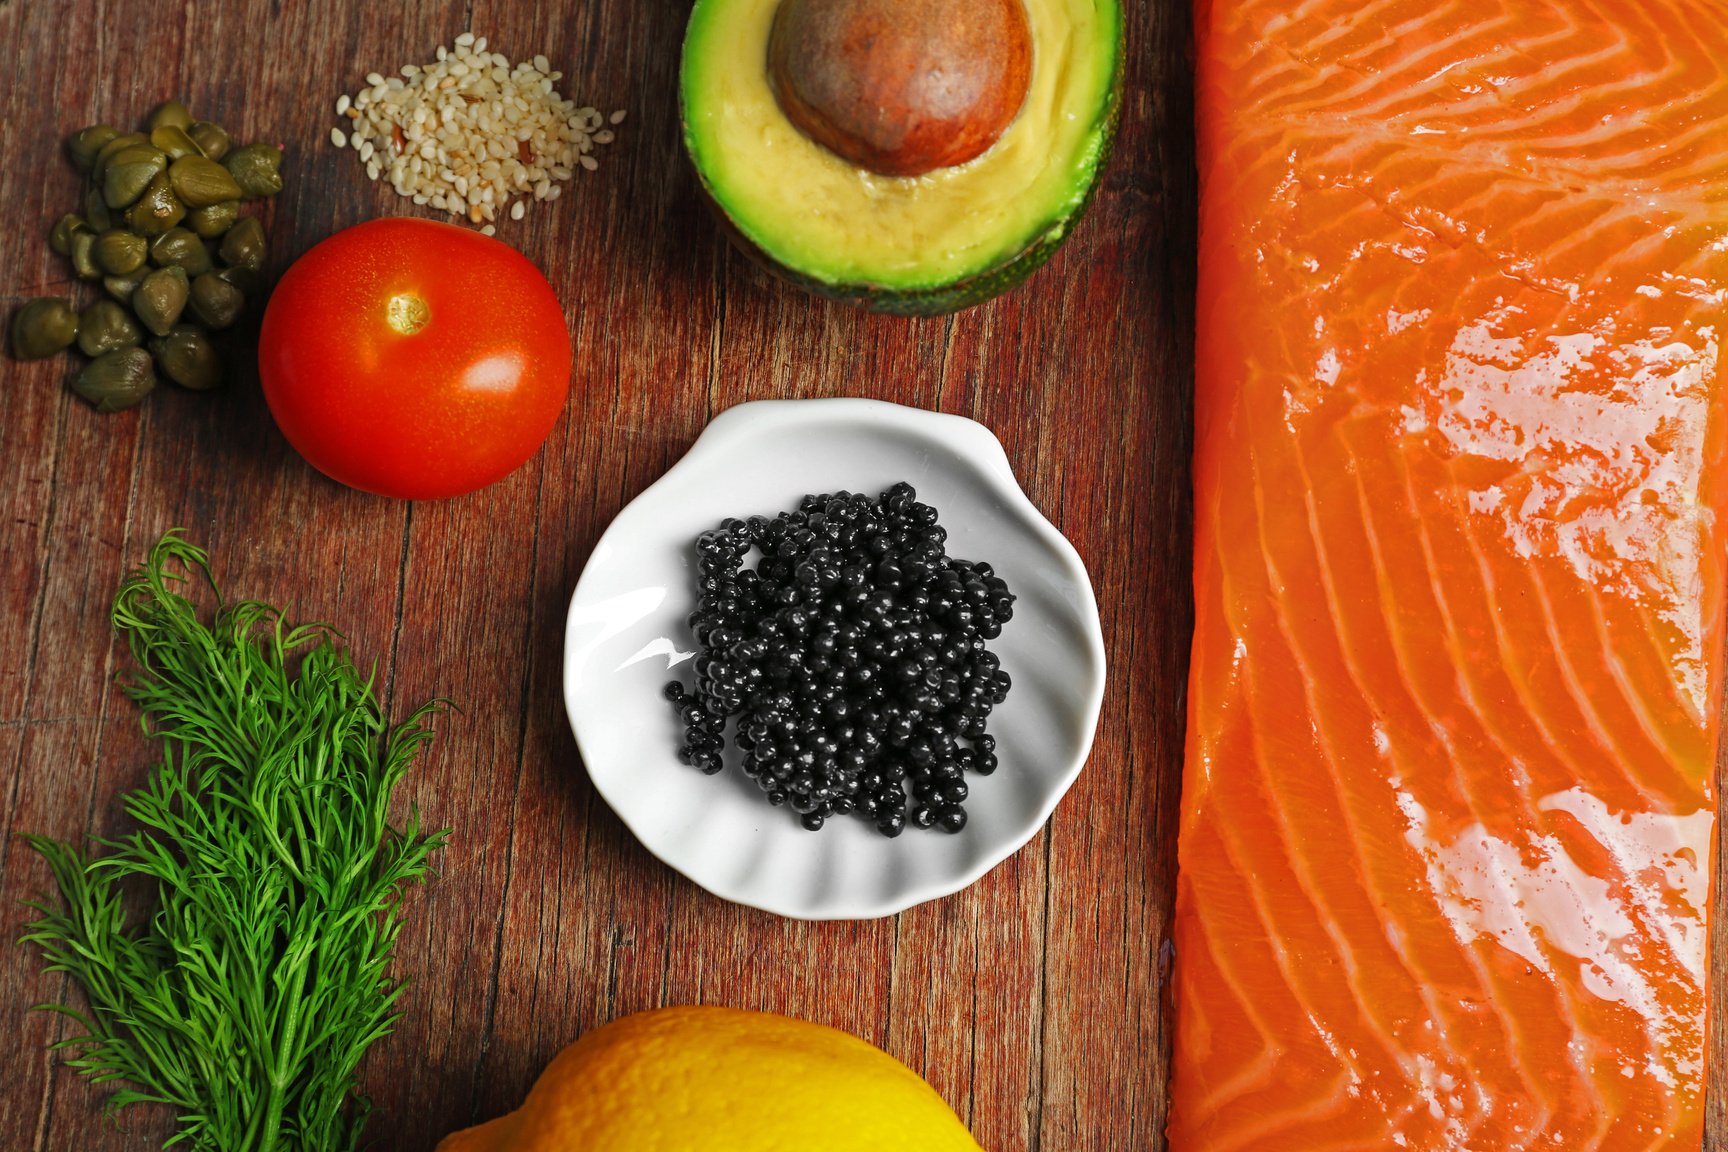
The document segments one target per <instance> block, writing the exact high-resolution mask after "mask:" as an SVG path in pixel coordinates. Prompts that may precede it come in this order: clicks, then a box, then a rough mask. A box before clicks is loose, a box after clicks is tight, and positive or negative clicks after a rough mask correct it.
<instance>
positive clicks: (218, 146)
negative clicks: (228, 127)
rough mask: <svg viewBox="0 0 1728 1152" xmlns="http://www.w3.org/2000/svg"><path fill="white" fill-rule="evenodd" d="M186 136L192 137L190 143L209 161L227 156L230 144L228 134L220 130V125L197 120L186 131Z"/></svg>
mask: <svg viewBox="0 0 1728 1152" xmlns="http://www.w3.org/2000/svg"><path fill="white" fill-rule="evenodd" d="M186 134H187V135H188V136H190V137H192V143H194V144H196V145H198V150H199V151H200V152H202V153H204V155H206V156H208V157H210V159H212V160H220V159H222V157H224V156H226V155H228V147H229V143H230V142H229V140H228V133H226V132H224V131H223V130H222V125H220V124H212V123H210V121H208V120H199V121H196V122H195V123H194V124H193V125H192V127H190V128H188V129H186Z"/></svg>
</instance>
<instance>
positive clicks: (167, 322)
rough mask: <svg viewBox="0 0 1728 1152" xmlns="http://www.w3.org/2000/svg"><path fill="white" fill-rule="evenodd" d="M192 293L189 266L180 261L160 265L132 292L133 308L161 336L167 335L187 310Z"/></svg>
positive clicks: (139, 317) (148, 326)
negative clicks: (176, 263)
mask: <svg viewBox="0 0 1728 1152" xmlns="http://www.w3.org/2000/svg"><path fill="white" fill-rule="evenodd" d="M200 279H202V277H200ZM190 293H191V288H190V285H189V283H188V282H187V278H186V269H184V268H181V267H179V266H178V265H171V266H169V267H167V268H158V269H156V271H154V272H152V273H150V275H148V276H146V277H144V280H143V282H142V283H140V284H139V285H138V290H137V291H136V292H134V293H132V311H134V312H136V313H137V314H138V319H140V320H142V321H143V322H144V327H146V328H148V329H150V331H151V332H153V333H155V334H156V335H158V336H166V335H167V334H168V330H169V329H170V328H172V327H174V325H175V323H176V322H177V321H178V320H179V319H180V313H181V312H183V311H185V310H186V299H187V297H188V296H189V295H190Z"/></svg>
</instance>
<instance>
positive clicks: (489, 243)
mask: <svg viewBox="0 0 1728 1152" xmlns="http://www.w3.org/2000/svg"><path fill="white" fill-rule="evenodd" d="M258 371H259V375H260V376H261V377H262V378H263V382H264V398H265V400H266V401H268V403H269V405H270V412H271V414H272V415H274V416H275V417H276V423H277V424H278V425H279V426H280V427H281V429H282V434H283V435H284V436H286V437H288V442H289V443H290V444H292V445H294V447H295V448H296V449H298V450H299V452H300V454H301V455H302V456H304V457H306V459H307V460H308V461H310V462H311V463H312V465H313V466H314V467H315V468H317V469H318V470H319V471H321V472H323V473H325V474H326V475H328V476H330V477H332V478H333V479H336V480H340V481H341V482H342V483H344V484H348V485H350V486H352V487H355V488H362V489H365V490H366V491H368V492H376V493H378V494H380V495H383V496H396V497H400V498H403V499H408V500H422V499H436V498H439V497H445V496H459V495H461V494H462V493H464V492H472V491H474V489H476V488H483V487H485V486H486V485H488V484H490V483H492V482H493V481H495V480H500V479H502V478H503V477H505V476H507V475H509V474H510V473H511V472H514V471H515V470H516V469H517V468H519V467H521V466H522V464H523V462H525V461H526V460H527V459H528V458H529V457H530V456H532V455H534V452H535V450H536V449H538V448H539V447H540V444H541V442H542V441H544V440H545V439H546V434H547V433H548V432H550V431H551V430H552V425H553V424H554V423H556V422H557V420H558V414H559V413H560V412H561V411H563V409H564V401H565V399H566V397H568V395H569V392H570V330H569V328H568V327H567V326H566V324H565V323H564V310H563V309H562V308H561V307H560V306H559V304H558V299H557V297H556V296H554V295H553V294H552V286H551V285H550V284H548V283H546V278H545V277H544V276H542V275H541V274H540V271H539V269H537V268H535V267H534V265H533V264H531V263H529V262H528V260H527V258H526V257H524V256H523V255H522V254H521V253H519V252H517V251H516V250H515V249H514V248H511V247H510V246H509V245H507V244H504V243H502V242H500V241H498V240H494V239H492V238H490V237H487V236H482V235H480V234H479V233H477V232H470V231H469V230H467V229H466V228H458V227H456V226H455V225H453V224H442V223H439V222H437V221H434V220H418V219H409V218H398V219H389V220H373V221H371V222H369V223H366V224H359V225H356V226H355V227H353V228H349V229H347V230H345V231H342V232H338V233H336V235H334V236H332V237H330V238H329V239H328V240H325V241H324V242H323V243H321V244H319V245H318V246H317V247H315V248H313V249H312V250H311V251H310V252H307V253H306V255H304V256H302V257H301V258H300V259H299V260H298V261H296V262H295V263H294V265H293V266H292V267H290V268H289V269H288V271H287V273H286V274H284V275H283V277H282V280H281V283H279V284H278V285H277V286H276V291H275V294H274V295H272V296H271V298H270V306H269V308H268V309H267V310H266V311H265V313H264V328H263V331H262V333H261V334H260V336H259V341H258Z"/></svg>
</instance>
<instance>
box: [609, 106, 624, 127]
mask: <svg viewBox="0 0 1728 1152" xmlns="http://www.w3.org/2000/svg"><path fill="white" fill-rule="evenodd" d="M612 123H614V124H622V123H624V109H622V108H620V109H618V111H616V112H614V113H612Z"/></svg>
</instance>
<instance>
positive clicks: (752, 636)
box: [666, 484, 1014, 836]
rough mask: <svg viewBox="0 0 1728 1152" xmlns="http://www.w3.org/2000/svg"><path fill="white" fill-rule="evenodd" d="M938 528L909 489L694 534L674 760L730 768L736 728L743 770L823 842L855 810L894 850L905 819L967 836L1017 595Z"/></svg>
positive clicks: (675, 685)
mask: <svg viewBox="0 0 1728 1152" xmlns="http://www.w3.org/2000/svg"><path fill="white" fill-rule="evenodd" d="M936 520H937V517H936V509H935V508H932V507H931V506H930V505H928V504H920V503H919V502H918V500H917V494H916V493H915V492H914V491H913V490H912V486H911V485H910V484H896V485H894V486H893V487H892V488H890V489H888V491H886V492H884V493H882V495H881V497H880V498H879V499H875V500H872V499H871V498H870V497H868V496H865V495H863V494H861V493H853V492H838V493H834V494H832V495H825V496H806V497H805V498H804V499H803V501H802V502H801V503H800V504H799V505H798V509H797V511H795V512H783V513H781V514H780V515H778V516H776V517H774V518H773V519H769V518H767V517H764V516H752V517H750V518H749V519H747V520H737V519H727V520H724V521H722V522H721V524H720V527H718V528H716V529H712V530H710V531H707V532H704V533H702V535H701V536H699V537H697V540H696V554H697V561H696V569H697V581H698V596H697V601H696V610H695V611H694V612H692V613H691V614H690V627H691V629H692V630H693V631H694V633H695V635H696V643H697V647H698V652H697V655H696V658H695V660H694V661H693V665H694V669H695V672H696V690H695V692H694V693H691V692H688V691H686V689H685V687H684V685H683V684H681V683H679V682H677V681H674V682H672V683H671V684H668V685H667V686H666V697H667V699H669V700H671V701H672V703H673V705H674V706H675V707H676V708H677V709H678V715H679V718H680V720H681V721H682V722H683V726H684V745H683V747H681V748H680V749H679V750H678V754H679V757H680V758H681V759H682V760H683V761H684V762H685V763H687V764H691V765H694V766H695V767H697V768H700V769H701V770H702V771H703V772H707V773H710V774H712V773H715V772H718V771H720V769H721V768H722V767H723V766H724V761H723V758H722V752H723V750H724V748H725V742H726V738H725V729H726V725H727V722H728V721H729V720H730V719H731V718H733V717H736V728H735V731H734V733H733V742H734V743H735V744H736V745H737V746H738V748H739V749H740V750H742V752H743V753H744V772H745V773H746V774H747V775H748V776H750V777H751V778H752V779H753V780H755V781H756V783H757V784H758V785H759V786H760V787H761V789H762V790H763V791H764V792H766V793H767V794H768V802H769V803H770V804H775V805H780V804H786V805H789V806H790V807H791V808H792V810H793V811H794V812H797V813H798V814H799V816H800V818H801V821H802V823H803V825H804V827H806V828H808V829H810V830H812V831H815V830H816V829H819V828H821V827H822V825H823V823H824V822H825V821H826V820H827V819H828V817H830V816H838V815H844V814H846V813H852V814H854V815H856V816H859V817H862V818H863V819H866V820H869V821H870V822H871V823H873V824H874V825H875V826H876V830H877V831H879V832H881V833H882V834H883V835H884V836H898V835H899V834H900V833H901V831H902V830H904V829H905V827H906V823H907V821H908V819H910V821H911V822H912V823H913V824H916V825H917V826H919V827H921V828H929V827H932V826H939V827H941V828H944V829H946V830H947V831H949V832H958V831H960V829H962V828H964V827H965V826H966V807H965V800H966V796H967V791H968V786H967V783H966V775H967V774H968V773H976V774H977V775H980V776H988V775H989V774H990V773H992V772H994V771H995V770H996V752H995V749H996V740H995V738H994V737H992V736H991V735H990V734H989V733H988V732H987V731H986V730H985V723H986V720H987V719H988V718H989V715H990V710H991V709H992V708H993V707H995V706H996V705H997V704H1000V703H1001V702H1002V701H1003V700H1004V699H1006V698H1007V696H1008V686H1009V680H1008V673H1007V672H1004V671H1003V670H1002V667H1001V663H1000V662H999V661H998V660H997V658H996V656H995V655H994V654H993V653H991V651H990V650H989V648H988V647H986V644H987V642H988V641H990V640H994V639H995V638H996V637H997V636H999V635H1001V632H1002V625H1003V624H1004V623H1005V622H1007V620H1008V619H1009V618H1010V617H1011V616H1013V614H1014V607H1013V605H1014V596H1013V594H1012V593H1011V592H1009V591H1008V586H1007V585H1006V584H1004V583H1003V582H1002V579H1001V577H999V576H997V575H996V573H995V571H994V570H993V569H992V568H991V567H990V565H989V564H985V563H973V562H971V561H967V560H955V559H952V558H950V557H949V556H948V555H947V553H946V551H945V550H944V548H943V545H944V543H945V542H946V540H947V537H948V533H947V531H946V530H945V529H944V528H942V526H941V525H939V524H938V523H937V522H936ZM752 552H755V553H758V554H759V558H758V560H757V563H756V565H755V567H754V568H751V567H747V564H748V562H749V559H750V556H751V554H752Z"/></svg>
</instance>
